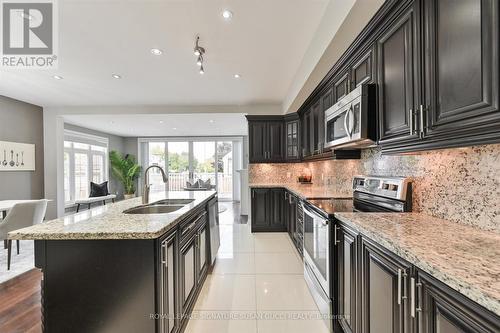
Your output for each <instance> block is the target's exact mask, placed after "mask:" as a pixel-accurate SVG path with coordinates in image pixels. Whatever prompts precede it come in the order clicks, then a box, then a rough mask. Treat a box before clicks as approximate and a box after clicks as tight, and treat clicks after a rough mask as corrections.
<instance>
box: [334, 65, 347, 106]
mask: <svg viewBox="0 0 500 333" xmlns="http://www.w3.org/2000/svg"><path fill="white" fill-rule="evenodd" d="M340 73H341V74H340V75H338V77H337V78H336V79H335V80H334V83H333V92H334V103H337V102H338V101H339V100H340V99H341V98H342V97H344V96H345V95H347V94H348V93H349V88H350V85H351V83H350V80H351V79H350V73H349V69H343V70H341V71H340Z"/></svg>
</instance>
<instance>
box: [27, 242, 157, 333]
mask: <svg viewBox="0 0 500 333" xmlns="http://www.w3.org/2000/svg"><path fill="white" fill-rule="evenodd" d="M36 244H37V245H36V246H35V258H36V259H35V262H36V265H37V267H39V268H41V269H42V272H43V281H42V297H43V303H42V304H43V307H42V314H43V315H42V323H43V328H44V332H72V333H76V332H121V333H125V332H134V333H135V332H155V330H156V327H155V324H156V323H155V320H153V319H150V314H154V313H155V299H156V294H155V263H156V260H157V253H156V251H155V240H153V239H152V240H46V241H37V242H36Z"/></svg>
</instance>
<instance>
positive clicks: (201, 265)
mask: <svg viewBox="0 0 500 333" xmlns="http://www.w3.org/2000/svg"><path fill="white" fill-rule="evenodd" d="M207 235H208V233H207V224H206V222H205V223H203V225H202V227H201V228H200V229H199V230H198V232H197V240H196V250H197V254H198V260H197V262H198V264H197V268H198V269H197V272H198V275H197V282H198V283H200V282H201V280H203V278H204V277H205V274H206V273H207V263H208V261H207V254H208V251H207V244H208V242H207Z"/></svg>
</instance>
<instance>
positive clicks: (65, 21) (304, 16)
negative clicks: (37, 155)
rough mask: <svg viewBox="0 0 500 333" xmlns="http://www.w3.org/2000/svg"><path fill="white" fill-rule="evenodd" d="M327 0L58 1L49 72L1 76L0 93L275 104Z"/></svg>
mask: <svg viewBox="0 0 500 333" xmlns="http://www.w3.org/2000/svg"><path fill="white" fill-rule="evenodd" d="M328 2H329V0H253V1H249V0H231V1H229V0H157V1H153V0H150V1H145V0H128V1H123V0H99V1H97V0H93V1H92V0H59V1H58V4H59V11H60V19H59V27H60V28H59V58H58V59H59V68H58V70H50V71H42V70H38V71H34V70H16V71H13V70H10V71H3V72H2V73H0V94H1V95H6V96H9V97H12V98H16V99H20V100H23V101H26V102H30V103H33V104H37V105H41V106H61V105H67V106H74V105H172V104H174V105H243V104H256V103H281V102H282V101H283V99H284V97H285V95H286V93H287V90H288V88H289V86H290V84H291V82H292V79H293V77H294V74H295V73H296V71H297V69H298V67H299V65H300V63H301V61H302V58H303V56H304V54H305V52H306V50H307V48H308V46H309V44H310V42H311V40H312V38H313V36H314V34H315V32H316V29H317V28H318V25H319V23H320V21H321V18H322V16H323V13H324V11H325V8H326V6H327V4H328ZM224 8H229V9H230V10H231V11H232V12H233V13H234V17H233V19H232V20H231V21H230V22H226V21H224V19H223V18H222V16H221V12H222V10H223V9H224ZM197 34H199V35H200V37H201V44H202V46H204V47H205V48H206V50H207V53H206V57H205V58H206V62H205V70H206V74H205V75H203V76H201V75H200V74H199V73H198V70H197V67H196V65H195V61H196V58H195V56H194V54H193V46H194V40H195V36H196V35H197ZM153 47H156V48H160V49H162V50H163V51H164V54H163V55H162V56H159V57H157V56H153V55H152V54H151V53H150V49H151V48H153ZM112 73H118V74H120V75H122V76H123V78H122V79H120V80H116V79H113V78H112V77H111V74H112ZM235 73H239V74H241V75H242V77H241V78H240V79H238V80H237V79H234V78H233V75H234V74H235ZM54 74H57V75H61V76H63V77H64V79H63V80H55V79H53V78H52V75H54Z"/></svg>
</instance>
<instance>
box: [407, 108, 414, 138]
mask: <svg viewBox="0 0 500 333" xmlns="http://www.w3.org/2000/svg"><path fill="white" fill-rule="evenodd" d="M408 113H409V119H408V120H409V125H410V135H413V132H414V130H413V109H410V110H408Z"/></svg>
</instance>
